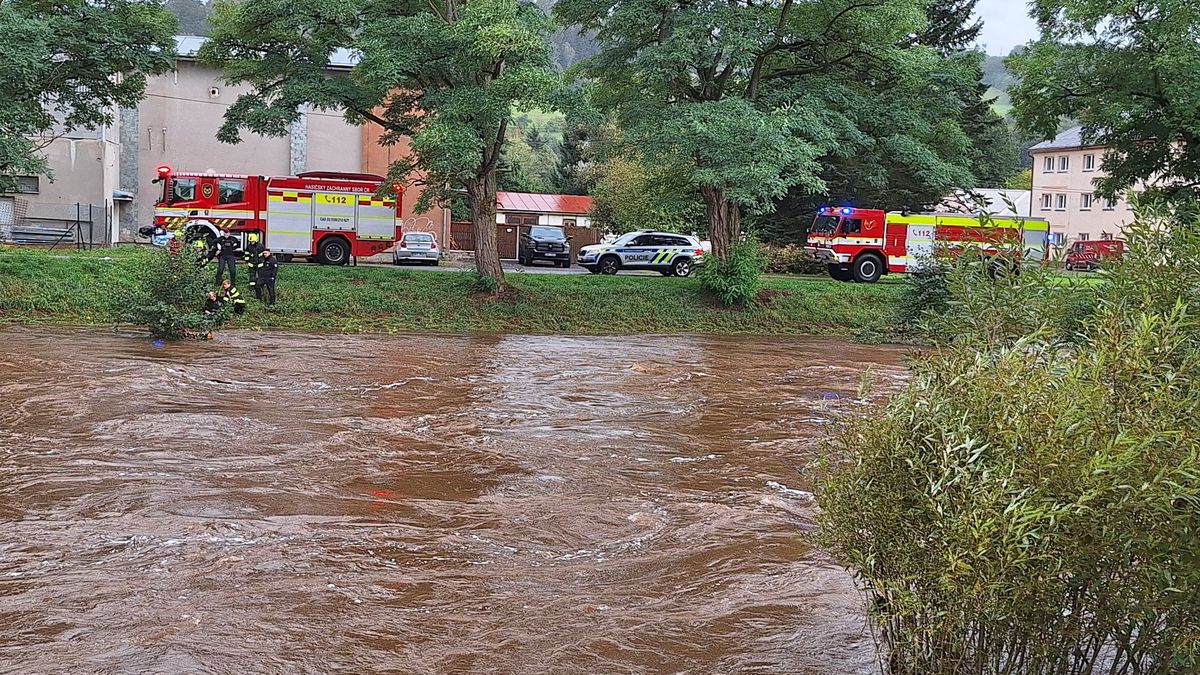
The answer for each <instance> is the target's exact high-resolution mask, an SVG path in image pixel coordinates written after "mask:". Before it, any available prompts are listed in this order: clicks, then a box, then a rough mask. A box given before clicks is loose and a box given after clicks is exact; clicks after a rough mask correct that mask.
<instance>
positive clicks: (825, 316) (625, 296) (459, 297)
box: [0, 249, 901, 335]
mask: <svg viewBox="0 0 1200 675" xmlns="http://www.w3.org/2000/svg"><path fill="white" fill-rule="evenodd" d="M145 254H146V252H145V251H137V250H135V251H127V250H118V251H116V252H115V253H114V252H112V251H109V252H104V253H97V252H91V253H79V254H77V253H73V252H72V253H60V252H55V253H50V254H48V253H46V252H41V251H32V250H23V249H22V250H12V249H9V250H0V323H10V324H12V323H15V324H60V325H111V324H113V323H114V318H113V317H115V316H116V313H117V311H118V310H119V308H120V304H121V301H122V298H123V297H124V296H125V294H126V292H127V291H128V286H129V283H128V281H127V280H128V278H129V271H130V270H131V269H132V268H133V266H134V265H136V264H137V263H138V260H137V258H138V256H139V255H145ZM239 273H240V274H244V268H243V269H242V270H239ZM473 279H474V275H473V274H471V273H469V272H462V273H447V272H429V271H418V270H409V269H396V268H390V267H358V268H354V267H322V266H319V265H314V264H306V263H295V264H286V265H283V266H281V267H280V272H279V281H278V289H279V294H280V304H279V305H277V306H276V307H274V308H268V307H266V306H264V305H262V304H260V303H257V302H255V301H254V300H253V299H251V301H250V307H249V310H248V312H247V313H246V315H245V316H243V317H240V318H238V319H237V320H236V326H237V327H238V328H250V329H260V328H261V329H287V330H304V331H330V332H426V331H428V332H514V333H579V334H624V333H756V334H784V335H798V334H833V335H852V334H858V333H861V332H864V331H867V332H870V331H877V330H880V329H881V327H882V326H884V325H886V324H887V322H888V321H889V320H890V317H891V316H892V315H893V313H894V307H895V302H896V299H897V297H898V295H899V293H900V290H901V286H900V285H899V284H896V283H881V284H875V285H863V284H846V283H840V282H835V281H832V280H830V279H828V278H820V277H787V276H777V275H770V276H767V277H765V278H764V283H763V287H764V289H766V291H768V293H769V295H771V296H773V297H771V298H770V299H769V300H767V301H764V302H762V303H758V304H756V305H755V306H752V307H749V308H744V309H725V308H722V307H719V306H717V305H716V304H715V303H714V302H713V301H712V300H710V299H708V298H706V297H705V296H704V295H703V293H702V292H701V290H700V285H699V283H698V282H697V281H696V280H695V279H675V278H666V277H658V276H654V277H647V276H632V275H630V276H624V275H619V276H616V277H607V276H593V275H585V276H563V275H549V274H510V275H509V276H508V281H509V284H510V285H511V287H512V288H513V289H514V291H513V293H512V294H511V295H510V296H506V297H504V298H502V299H493V298H488V297H480V296H478V295H477V294H474V293H472V281H473ZM244 284H245V281H244V280H243V286H242V290H243V292H244V291H246V287H245V285H244ZM200 302H201V299H200V298H197V304H199V303H200Z"/></svg>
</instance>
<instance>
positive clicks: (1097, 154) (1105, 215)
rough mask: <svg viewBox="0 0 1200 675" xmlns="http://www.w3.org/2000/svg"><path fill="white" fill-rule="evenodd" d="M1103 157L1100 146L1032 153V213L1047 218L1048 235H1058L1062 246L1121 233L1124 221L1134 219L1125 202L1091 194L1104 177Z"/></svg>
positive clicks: (1127, 203) (1102, 150)
mask: <svg viewBox="0 0 1200 675" xmlns="http://www.w3.org/2000/svg"><path fill="white" fill-rule="evenodd" d="M1103 156H1104V149H1103V148H1077V149H1067V150H1042V151H1034V153H1033V204H1032V209H1033V213H1032V215H1034V216H1035V217H1039V218H1045V219H1046V220H1048V221H1050V232H1051V235H1059V237H1060V239H1061V242H1062V244H1064V245H1065V244H1069V243H1071V242H1073V241H1076V240H1079V239H1101V238H1103V237H1104V236H1106V235H1111V236H1120V234H1121V231H1122V230H1123V229H1124V226H1125V224H1126V223H1128V222H1130V221H1131V220H1133V211H1132V209H1131V207H1130V205H1129V202H1128V201H1126V200H1124V199H1121V200H1118V201H1117V202H1115V203H1113V204H1108V203H1106V202H1105V201H1104V200H1103V199H1100V198H1098V197H1096V196H1094V193H1095V189H1096V187H1095V181H1096V180H1097V179H1099V178H1101V177H1103V176H1104V172H1103V171H1101V170H1100V163H1101V161H1102V158H1103ZM1088 157H1091V158H1092V159H1091V160H1090V161H1089V160H1088ZM1064 162H1065V163H1066V166H1065V168H1064V166H1063V163H1064ZM1089 167H1091V168H1089ZM1089 198H1090V200H1089Z"/></svg>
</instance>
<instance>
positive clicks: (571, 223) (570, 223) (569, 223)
mask: <svg viewBox="0 0 1200 675" xmlns="http://www.w3.org/2000/svg"><path fill="white" fill-rule="evenodd" d="M563 227H575V219H574V218H563Z"/></svg>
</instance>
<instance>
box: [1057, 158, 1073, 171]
mask: <svg viewBox="0 0 1200 675" xmlns="http://www.w3.org/2000/svg"><path fill="white" fill-rule="evenodd" d="M1070 170H1071V158H1070V157H1068V156H1067V155H1062V156H1061V157H1059V158H1058V172H1059V173H1066V172H1068V171H1070Z"/></svg>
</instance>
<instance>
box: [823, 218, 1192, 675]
mask: <svg viewBox="0 0 1200 675" xmlns="http://www.w3.org/2000/svg"><path fill="white" fill-rule="evenodd" d="M1196 222H1198V221H1197V219H1196V218H1195V217H1194V215H1193V214H1190V213H1184V212H1174V213H1169V214H1143V215H1142V216H1141V217H1140V222H1139V223H1138V224H1137V225H1135V226H1133V227H1132V228H1130V231H1129V232H1128V233H1127V234H1128V254H1127V257H1126V260H1125V261H1124V262H1123V263H1120V264H1117V265H1115V266H1113V267H1112V268H1110V269H1108V270H1106V271H1105V273H1104V281H1103V282H1102V283H1100V284H1091V285H1086V284H1080V285H1064V284H1063V283H1062V281H1061V279H1059V278H1057V277H1056V276H1054V275H1051V274H1045V273H1041V272H1037V271H1033V273H1022V274H1020V275H1001V277H1000V278H997V279H992V278H991V277H990V276H989V275H986V274H981V273H980V271H979V269H978V266H977V265H976V266H972V265H971V264H969V263H966V262H964V263H963V264H958V265H955V266H954V268H953V269H951V270H950V272H949V273H948V282H947V283H948V287H949V289H950V299H949V302H948V303H947V306H946V308H945V311H944V312H943V313H941V314H940V315H938V316H937V317H935V321H934V322H933V323H934V324H936V327H937V330H938V331H941V332H931V333H930V334H931V335H937V336H939V337H938V339H937V341H936V344H935V345H934V346H933V347H932V348H931V350H930V351H929V352H928V353H927V354H926V355H924V356H923V357H921V358H920V359H919V360H918V362H917V363H916V365H915V368H914V376H913V379H912V381H911V383H910V386H909V387H908V389H907V390H906V391H905V392H904V393H903V394H902V395H901V396H899V397H897V398H896V399H895V400H894V401H893V402H892V403H891V404H890V406H889V407H888V408H887V409H886V411H885V412H884V413H883V414H882V415H881V416H879V417H878V418H875V419H868V420H863V421H858V422H854V423H852V424H851V425H850V426H849V428H848V430H847V431H846V433H845V434H844V435H843V436H841V437H840V439H839V441H838V442H837V446H839V447H837V448H836V450H838V451H840V453H841V454H843V455H844V456H845V457H847V458H848V461H847V462H846V463H844V464H841V465H840V466H838V467H836V468H834V469H833V470H832V471H831V473H830V474H829V475H828V476H827V478H826V479H825V481H824V485H823V490H822V496H821V498H820V501H821V505H822V507H823V514H822V516H821V531H820V534H819V537H820V538H821V540H822V542H823V543H824V545H825V546H826V547H827V548H828V549H829V550H830V551H831V552H832V553H833V554H834V555H835V557H836V558H837V559H838V560H839V561H840V562H842V563H843V564H844V565H846V566H847V567H848V568H850V569H851V570H852V571H853V572H854V573H855V574H856V576H857V578H858V579H859V581H860V583H861V586H862V588H863V589H864V591H865V592H866V593H867V595H868V597H869V600H870V603H869V606H870V612H871V625H872V626H873V627H874V629H875V635H876V637H877V641H878V644H879V647H880V656H881V664H882V665H883V667H884V668H885V670H886V671H887V672H890V673H893V674H898V675H899V674H905V675H907V674H917V673H920V674H926V673H929V674H959V673H963V674H965V673H989V674H990V673H1013V674H1016V673H1022V674H1024V673H1031V674H1046V675H1049V674H1055V675H1059V674H1063V675H1074V674H1089V673H1105V674H1113V673H1138V674H1142V673H1145V674H1151V673H1163V674H1165V673H1192V672H1200V319H1198V318H1197V316H1196V313H1197V312H1198V311H1200V234H1197V230H1198V228H1196V227H1195V226H1194V225H1193V223H1196ZM1047 298H1050V299H1053V301H1052V302H1047V301H1046V299H1047Z"/></svg>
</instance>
